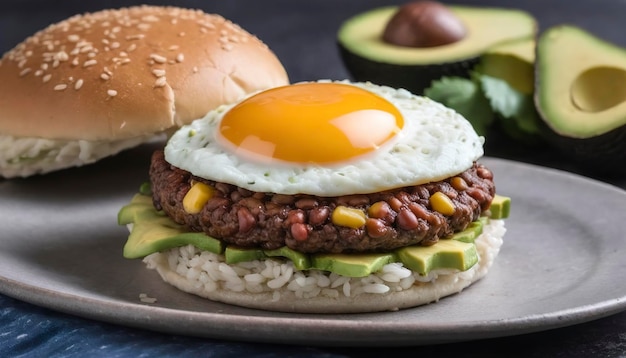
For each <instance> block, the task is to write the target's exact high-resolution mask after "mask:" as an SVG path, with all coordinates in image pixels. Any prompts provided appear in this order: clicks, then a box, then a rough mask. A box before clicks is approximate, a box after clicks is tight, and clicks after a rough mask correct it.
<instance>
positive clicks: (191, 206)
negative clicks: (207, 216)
mask: <svg viewBox="0 0 626 358" xmlns="http://www.w3.org/2000/svg"><path fill="white" fill-rule="evenodd" d="M214 191H215V189H213V188H212V187H210V186H208V185H206V184H204V183H202V182H195V183H193V185H192V186H191V188H190V189H189V191H188V192H187V194H185V197H184V198H183V208H184V209H185V211H186V212H187V213H189V214H197V213H199V212H200V211H201V210H202V208H203V207H204V205H205V204H206V203H207V201H209V199H211V198H212V197H213V193H214Z"/></svg>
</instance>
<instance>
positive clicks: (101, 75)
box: [100, 73, 111, 81]
mask: <svg viewBox="0 0 626 358" xmlns="http://www.w3.org/2000/svg"><path fill="white" fill-rule="evenodd" d="M100 78H102V79H103V80H105V81H108V80H109V79H110V78H111V76H109V75H107V74H106V73H102V74H100Z"/></svg>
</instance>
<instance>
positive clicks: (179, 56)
mask: <svg viewBox="0 0 626 358" xmlns="http://www.w3.org/2000/svg"><path fill="white" fill-rule="evenodd" d="M183 61H185V55H183V54H182V53H179V54H178V55H176V62H183Z"/></svg>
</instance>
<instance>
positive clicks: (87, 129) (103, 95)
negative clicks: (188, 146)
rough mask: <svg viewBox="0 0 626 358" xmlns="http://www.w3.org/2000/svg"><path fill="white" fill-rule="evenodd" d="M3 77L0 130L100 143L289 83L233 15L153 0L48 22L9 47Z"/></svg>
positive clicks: (148, 130) (16, 135) (151, 130)
mask: <svg viewBox="0 0 626 358" xmlns="http://www.w3.org/2000/svg"><path fill="white" fill-rule="evenodd" d="M0 80H1V81H2V86H0V108H2V114H1V115H0V136H4V137H7V136H8V137H10V139H11V140H13V141H14V140H15V139H16V138H41V139H49V140H60V141H75V140H84V141H100V142H102V141H104V142H107V141H120V140H132V139H136V138H140V137H145V136H146V135H148V134H155V133H159V132H162V131H165V130H167V129H169V128H172V127H177V126H180V125H182V124H186V123H189V122H191V121H192V120H194V119H197V118H200V117H203V116H204V115H205V114H206V113H207V112H208V111H209V110H211V109H213V108H215V107H217V106H219V105H221V104H224V103H230V102H234V101H236V100H237V99H239V98H241V97H242V96H243V95H245V94H247V93H250V92H254V91H258V90H261V89H266V88H270V87H275V86H279V85H284V84H287V83H288V78H287V74H286V72H285V69H284V68H283V66H282V64H281V63H280V61H279V60H278V59H277V57H276V56H275V55H274V53H273V52H272V51H271V50H270V49H268V47H267V46H266V45H265V44H264V43H263V42H262V41H260V40H259V39H258V38H256V37H255V36H253V35H251V34H250V33H248V32H246V31H245V30H243V29H242V28H240V27H239V26H237V25H236V24H233V23H232V22H231V21H229V20H226V19H224V18H223V17H221V16H219V15H215V14H206V13H203V12H202V11H198V10H189V9H181V8H176V7H157V6H137V7H130V8H123V9H117V10H104V11H99V12H95V13H90V14H84V15H77V16H74V17H71V18H69V19H66V20H64V21H62V22H59V23H56V24H53V25H50V26H49V27H47V28H46V29H44V30H42V31H39V32H38V33H36V34H34V35H33V36H31V37H29V38H27V39H26V40H25V41H24V42H22V43H20V44H19V45H17V46H16V47H15V48H13V49H12V50H10V51H8V52H7V53H5V54H4V56H3V57H2V59H1V60H0ZM1 140H2V138H0V141H1ZM143 141H144V140H143V139H142V140H139V142H143ZM135 142H137V141H136V140H135ZM134 145H136V144H134ZM0 146H1V145H0ZM123 147H124V146H123ZM4 159H5V161H6V160H8V159H6V158H4ZM9 159H10V158H9ZM2 160H3V158H0V176H10V175H11V174H7V173H6V172H4V174H3V171H2V169H3V168H2V167H3V165H2ZM79 164H80V163H79ZM14 171H15V170H13V171H12V172H14ZM36 171H38V172H44V171H46V170H45V168H44V169H38V170H36ZM18 172H19V171H18ZM27 174H30V173H29V170H26V171H24V172H22V173H18V174H17V175H22V176H25V175H27Z"/></svg>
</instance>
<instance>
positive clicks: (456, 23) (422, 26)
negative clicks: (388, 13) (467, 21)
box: [382, 1, 467, 48]
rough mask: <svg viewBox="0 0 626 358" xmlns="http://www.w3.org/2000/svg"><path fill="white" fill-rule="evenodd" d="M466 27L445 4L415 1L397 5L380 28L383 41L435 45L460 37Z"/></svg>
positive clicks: (421, 46) (423, 46)
mask: <svg viewBox="0 0 626 358" xmlns="http://www.w3.org/2000/svg"><path fill="white" fill-rule="evenodd" d="M466 34H467V29H466V28H465V26H464V25H463V22H462V21H461V20H460V19H459V18H458V17H457V16H456V15H455V14H454V13H452V11H450V10H449V9H448V8H447V7H446V6H445V5H443V4H441V3H439V2H436V1H415V2H411V3H408V4H405V5H403V6H401V7H399V8H398V11H397V12H396V13H395V14H394V15H393V16H392V17H391V19H390V20H389V22H388V23H387V26H386V27H385V30H384V32H383V35H382V38H383V41H385V42H388V43H390V44H394V45H398V46H406V47H417V48H426V47H436V46H443V45H448V44H451V43H455V42H457V41H459V40H461V39H463V38H464V37H465V36H466Z"/></svg>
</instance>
